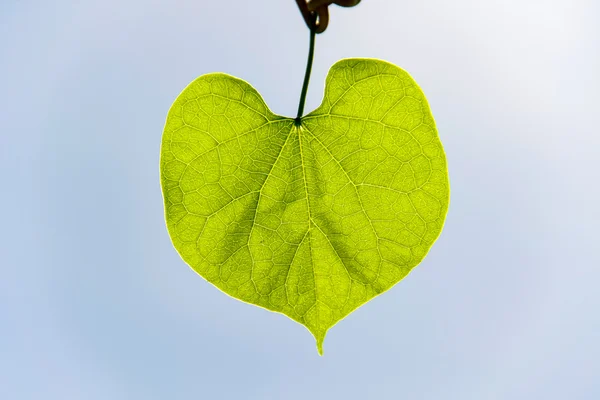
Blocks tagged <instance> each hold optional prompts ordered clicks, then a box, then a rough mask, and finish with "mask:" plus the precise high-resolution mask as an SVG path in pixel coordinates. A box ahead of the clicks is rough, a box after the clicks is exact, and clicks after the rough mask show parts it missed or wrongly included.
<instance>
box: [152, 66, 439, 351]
mask: <svg viewBox="0 0 600 400" xmlns="http://www.w3.org/2000/svg"><path fill="white" fill-rule="evenodd" d="M160 171H161V183H162V189H163V195H164V200H165V214H166V222H167V227H168V230H169V234H170V236H171V239H172V241H173V244H174V246H175V248H176V249H177V251H178V252H179V254H180V255H181V257H182V258H183V260H184V261H185V262H186V263H187V264H189V265H190V266H191V267H192V268H193V269H194V270H195V271H196V272H197V273H198V274H200V275H201V276H202V277H204V278H205V279H206V280H208V281H209V282H211V283H212V284H213V285H215V286H216V287H218V288H219V289H221V290H222V291H224V292H225V293H227V294H228V295H230V296H233V297H235V298H237V299H240V300H242V301H245V302H248V303H252V304H255V305H258V306H260V307H264V308H266V309H268V310H271V311H276V312H280V313H283V314H285V315H287V316H288V317H290V318H291V319H293V320H295V321H298V322H299V323H301V324H303V325H304V326H306V327H307V328H308V330H309V331H310V332H311V333H312V334H313V335H314V337H315V338H316V340H317V347H318V350H319V353H321V354H322V345H323V340H324V339H325V334H326V333H327V330H328V329H329V328H331V327H332V326H333V325H335V324H336V323H337V322H338V321H339V320H341V319H342V318H344V317H345V316H347V315H348V314H350V313H351V312H352V311H353V310H355V309H356V308H357V307H359V306H361V305H362V304H364V303H365V302H367V301H369V300H370V299H372V298H373V297H375V296H377V295H378V294H380V293H382V292H385V291H386V290H388V289H389V288H391V287H392V286H394V285H395V284H396V283H397V282H398V281H400V280H401V279H402V278H404V277H405V276H406V275H407V274H408V273H409V272H410V270H411V269H412V268H413V267H414V266H416V265H417V264H419V263H420V262H421V260H423V258H424V257H425V255H426V254H427V252H428V250H429V249H430V247H431V246H432V244H433V243H434V241H435V240H436V239H437V237H438V236H439V234H440V232H441V230H442V226H443V223H444V219H445V216H446V212H447V210H448V203H449V183H448V171H447V167H446V158H445V155H444V151H443V148H442V144H441V143H440V140H439V139H438V135H437V131H436V128H435V123H434V120H433V117H432V115H431V112H430V110H429V106H428V104H427V101H426V99H425V96H424V95H423V92H422V91H421V90H420V88H419V87H418V86H417V84H416V83H415V81H414V80H413V79H412V78H411V77H410V76H409V75H408V74H407V73H406V72H405V71H403V70H401V69H400V68H398V67H396V66H394V65H392V64H389V63H386V62H383V61H379V60H369V59H348V60H342V61H340V62H338V63H336V64H335V65H334V66H333V67H332V68H331V70H330V72H329V75H328V77H327V81H326V87H325V97H324V100H323V103H322V104H321V106H320V107H319V108H317V109H316V110H315V111H313V112H312V113H310V114H309V115H307V116H305V117H303V118H302V119H301V121H295V120H294V119H291V118H285V117H281V116H278V115H275V114H273V113H272V112H271V111H270V110H269V108H268V107H267V106H266V104H265V102H264V101H263V100H262V98H261V96H260V95H259V94H258V92H257V91H256V90H255V89H254V88H252V87H251V86H250V85H249V84H248V83H246V82H244V81H242V80H240V79H237V78H234V77H232V76H229V75H225V74H221V73H217V74H208V75H204V76H201V77H199V78H198V79H196V80H195V81H194V82H192V83H191V84H190V85H189V86H188V87H187V88H186V89H185V90H184V91H183V92H182V93H181V94H180V95H179V97H178V98H177V100H176V101H175V103H174V104H173V106H172V107H171V110H170V111H169V115H168V118H167V122H166V126H165V130H164V134H163V139H162V148H161V160H160Z"/></svg>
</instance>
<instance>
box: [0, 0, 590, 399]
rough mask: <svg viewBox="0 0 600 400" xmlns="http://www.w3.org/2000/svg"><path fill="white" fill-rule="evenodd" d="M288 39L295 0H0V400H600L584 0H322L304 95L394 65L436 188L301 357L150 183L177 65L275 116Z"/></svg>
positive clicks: (298, 41) (302, 43) (290, 108)
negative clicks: (441, 174)
mask: <svg viewBox="0 0 600 400" xmlns="http://www.w3.org/2000/svg"><path fill="white" fill-rule="evenodd" d="M255 4H257V5H256V6H255ZM307 45H308V32H307V29H306V27H305V26H304V23H303V21H302V18H301V17H300V15H299V13H298V11H297V8H296V5H295V2H294V1H292V0H263V1H258V0H257V1H242V0H231V1H223V0H219V1H207V0H176V1H173V0H143V1H142V0H119V1H117V0H102V1H100V0H88V1H72V0H71V1H67V0H57V1H17V0H2V2H1V3H0V127H1V128H0V178H1V182H2V188H3V189H2V191H1V194H2V195H1V196H0V207H1V210H2V214H3V224H2V227H1V228H0V243H1V244H0V273H1V275H0V276H1V278H0V398H2V399H11V400H12V399H44V400H51V399H86V400H87V399H90V400H92V399H103V400H104V399H111V400H120V399H128V400H129V399H144V400H145V399H190V398H197V399H203V398H208V399H239V398H243V399H290V400H295V399H302V400H305V399H317V400H319V399H347V400H353V399H361V400H362V399H377V398H380V399H388V398H389V399H396V398H406V399H427V400H428V399H432V400H439V399H443V400H453V399H457V400H466V399H473V400H481V399H486V400H487V399H492V400H495V399H503V400H504V399H510V400H520V399H523V400H531V399H545V400H546V399H561V400H562V399H598V398H600V376H599V375H598V371H600V340H599V338H600V311H599V310H600V290H599V289H598V287H599V284H598V282H599V281H600V256H599V253H598V251H597V248H598V242H599V239H600V235H599V233H598V232H599V230H598V225H599V224H600V210H599V208H600V207H599V204H600V188H599V184H600V167H599V166H598V165H599V164H598V162H599V159H600V150H599V149H600V132H599V129H598V126H600V124H599V122H600V121H599V119H600V77H599V74H598V71H600V3H599V2H598V1H597V0H453V1H447V0H423V1H418V2H417V1H401V0H379V1H376V0H364V1H363V2H362V3H361V5H360V6H359V7H356V8H354V9H342V8H339V7H335V8H332V10H331V21H330V26H329V29H328V30H327V32H326V33H325V34H324V35H320V36H319V37H318V38H317V50H316V56H315V65H314V72H313V78H312V81H311V86H310V90H309V95H308V100H307V106H306V110H307V111H310V110H312V109H313V108H315V107H316V106H317V105H318V104H319V103H320V100H321V96H322V92H323V81H324V78H325V75H326V73H327V70H328V68H329V67H330V66H331V65H332V64H333V63H334V62H335V61H337V60H338V59H340V58H344V57H375V58H381V59H385V60H387V61H390V62H392V63H395V64H397V65H399V66H401V67H402V68H404V69H406V70H407V71H409V72H410V73H411V74H412V76H413V77H414V78H415V79H416V80H417V82H418V83H419V84H420V85H421V87H422V88H423V90H424V91H425V93H426V95H427V96H428V99H429V102H430V105H431V107H432V110H433V113H434V116H435V118H436V121H437V125H438V128H439V132H440V137H441V139H442V141H443V143H444V146H445V149H446V152H447V156H448V162H449V168H450V178H451V184H452V201H451V207H450V211H449V214H448V218H447V222H446V226H445V230H444V232H443V233H442V235H441V237H440V239H439V240H438V242H437V243H436V244H435V245H434V247H433V249H432V251H431V252H430V254H429V255H428V257H427V259H426V260H425V261H424V262H423V263H422V264H421V265H420V266H419V267H417V269H415V271H414V272H413V273H411V275H410V276H409V277H408V278H407V279H405V280H403V281H402V282H401V283H400V284H398V285H397V286H396V287H394V288H393V289H392V290H390V291H389V292H387V293H386V294H385V295H383V296H380V297H378V298H377V299H375V300H373V301H372V302H370V303H368V304H367V305H365V306H363V307H362V308H361V309H359V310H358V311H356V312H355V313H353V314H352V315H350V316H349V317H348V318H346V319H345V320H344V321H342V322H340V323H339V324H338V325H337V326H335V327H334V328H333V329H332V330H331V331H330V332H329V334H328V336H327V340H326V341H325V348H324V349H325V356H324V357H319V356H318V355H317V351H316V349H315V344H314V340H313V338H312V337H311V336H310V334H309V333H308V332H307V331H306V330H305V329H304V328H303V327H302V326H300V325H298V324H296V323H294V322H292V321H291V320H289V319H287V318H285V317H283V316H281V315H278V314H273V313H269V312H267V311H265V310H262V309H259V308H256V307H253V306H250V305H247V304H243V303H241V302H238V301H236V300H234V299H232V298H229V297H227V296H225V295H224V294H222V293H221V292H219V291H218V290H217V289H215V288H214V287H212V286H211V285H209V284H208V283H206V282H205V281H203V280H202V279H201V278H200V277H199V276H197V275H196V274H195V273H194V272H193V271H192V270H191V269H189V268H188V267H187V266H186V265H185V264H184V263H183V262H182V261H181V259H180V258H179V256H178V255H177V253H176V252H175V250H174V249H173V247H172V245H171V243H170V241H169V237H168V235H167V232H166V229H165V226H164V220H163V209H162V197H161V193H160V187H159V177H158V151H159V146H160V139H161V133H162V127H163V123H164V119H165V117H166V113H167V111H168V108H169V106H170V105H171V103H172V101H173V100H174V99H175V97H176V96H177V94H178V93H179V92H180V91H181V90H182V89H183V88H184V87H185V86H186V85H187V84H188V83H189V82H190V81H191V80H193V79H194V78H196V77H197V76H199V75H202V74H204V73H208V72H214V71H222V72H227V73H229V74H232V75H235V76H238V77H240V78H243V79H245V80H247V81H248V82H250V83H251V84H252V85H253V86H255V87H256V88H257V89H258V90H259V91H260V92H261V93H262V95H263V97H264V98H265V100H266V101H267V103H268V104H269V106H270V107H271V109H272V110H273V111H275V112H276V113H279V114H283V115H290V116H292V115H294V113H295V111H296V108H297V102H298V97H299V92H300V87H301V84H302V76H303V73H304V68H305V58H306V51H307Z"/></svg>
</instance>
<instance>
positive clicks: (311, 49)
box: [295, 15, 317, 126]
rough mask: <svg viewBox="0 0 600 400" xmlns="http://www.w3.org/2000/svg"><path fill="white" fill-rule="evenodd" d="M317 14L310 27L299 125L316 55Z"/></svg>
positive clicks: (299, 107) (298, 119)
mask: <svg viewBox="0 0 600 400" xmlns="http://www.w3.org/2000/svg"><path fill="white" fill-rule="evenodd" d="M316 19H317V18H316V15H314V16H313V21H312V23H311V28H310V47H309V49H308V61H307V62H306V73H305V74H304V84H303V85H302V93H301V94H300V104H299V105H298V115H297V116H296V120H295V122H296V125H297V126H299V125H300V122H301V121H302V114H304V103H305V102H306V92H308V82H309V81H310V72H311V70H312V64H313V58H314V55H315V36H316V29H315V25H316Z"/></svg>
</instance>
